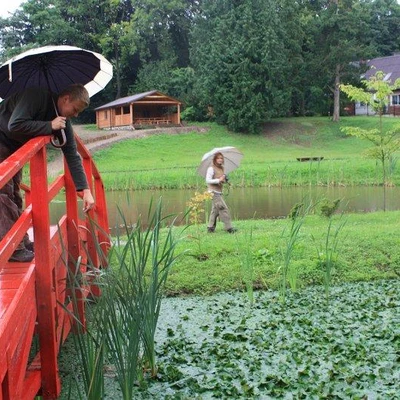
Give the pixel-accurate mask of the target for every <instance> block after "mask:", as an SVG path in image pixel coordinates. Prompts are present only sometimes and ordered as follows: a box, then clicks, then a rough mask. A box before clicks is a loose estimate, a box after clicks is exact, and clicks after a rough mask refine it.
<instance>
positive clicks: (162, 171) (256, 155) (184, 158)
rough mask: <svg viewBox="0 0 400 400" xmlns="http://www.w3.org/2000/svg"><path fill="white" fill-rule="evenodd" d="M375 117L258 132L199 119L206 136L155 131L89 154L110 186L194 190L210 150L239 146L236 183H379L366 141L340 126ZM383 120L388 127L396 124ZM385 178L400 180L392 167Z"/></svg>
mask: <svg viewBox="0 0 400 400" xmlns="http://www.w3.org/2000/svg"><path fill="white" fill-rule="evenodd" d="M377 124H378V119H377V118H376V117H343V118H342V120H341V122H340V123H333V122H331V121H330V120H329V119H328V118H322V117H321V118H290V119H279V120H274V121H273V122H269V123H267V124H265V126H264V130H263V134H261V135H243V134H239V133H234V132H229V131H227V130H226V128H224V127H222V126H219V125H217V124H214V123H209V124H203V125H204V126H208V127H209V128H210V129H209V130H208V131H207V132H206V133H198V132H192V133H185V134H175V135H169V134H157V135H154V136H150V137H146V138H141V139H134V140H128V141H124V142H120V143H116V144H114V145H112V146H111V147H110V148H108V149H105V150H102V151H99V152H97V153H95V155H94V158H95V161H96V163H97V165H98V168H99V170H100V171H101V173H102V177H103V179H104V182H105V186H106V188H107V189H108V190H124V189H151V188H198V187H203V186H204V182H203V179H202V178H201V177H199V176H198V175H197V173H196V168H197V166H198V164H199V163H200V160H201V157H202V155H203V154H204V153H206V152H207V151H209V150H210V149H211V148H213V147H222V146H236V147H238V148H239V149H240V150H241V151H242V152H243V153H244V158H243V161H242V164H241V166H240V168H239V169H238V170H237V171H235V172H234V173H232V174H231V178H232V180H233V181H234V183H235V185H236V186H288V185H306V184H313V185H378V184H381V170H380V166H379V165H377V163H376V161H375V160H371V159H365V158H364V157H363V154H362V153H363V151H364V150H365V149H367V148H368V147H370V144H369V143H368V142H366V141H362V140H360V139H357V138H354V137H350V136H346V135H345V134H344V133H342V132H341V131H340V127H342V126H359V127H362V128H365V129H369V128H376V127H377V126H378V125H377ZM398 124H399V121H398V119H395V118H386V119H384V126H385V129H390V128H392V127H393V126H395V125H398ZM297 157H324V160H323V161H322V162H320V163H317V162H314V163H300V162H298V161H297V160H296V158H297ZM390 179H391V180H392V182H393V183H394V184H399V183H400V174H399V173H398V172H397V171H394V172H393V174H392V175H391V177H390Z"/></svg>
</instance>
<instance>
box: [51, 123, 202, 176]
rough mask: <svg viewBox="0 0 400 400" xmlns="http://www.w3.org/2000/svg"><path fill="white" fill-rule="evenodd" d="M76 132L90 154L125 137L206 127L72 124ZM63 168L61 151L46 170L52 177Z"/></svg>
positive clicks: (138, 137) (185, 131)
mask: <svg viewBox="0 0 400 400" xmlns="http://www.w3.org/2000/svg"><path fill="white" fill-rule="evenodd" d="M74 130H75V132H76V134H77V135H78V136H79V137H80V138H81V139H82V140H83V142H84V143H85V146H86V148H87V149H88V150H89V151H90V153H91V154H93V153H94V152H96V151H97V150H101V149H104V148H106V147H108V146H110V145H111V144H113V143H116V142H120V141H122V140H127V139H140V138H143V137H147V136H150V135H158V134H161V133H168V134H171V135H178V134H181V133H188V132H199V133H202V132H206V131H207V128H204V127H197V126H182V127H173V128H153V129H136V130H135V129H129V130H124V129H113V130H90V131H89V130H86V129H84V125H74ZM62 169H63V157H62V153H61V151H60V153H59V154H58V155H57V157H56V158H55V159H54V160H52V161H51V162H49V163H48V166H47V171H48V174H49V176H50V177H54V176H56V175H58V174H59V173H60V171H62Z"/></svg>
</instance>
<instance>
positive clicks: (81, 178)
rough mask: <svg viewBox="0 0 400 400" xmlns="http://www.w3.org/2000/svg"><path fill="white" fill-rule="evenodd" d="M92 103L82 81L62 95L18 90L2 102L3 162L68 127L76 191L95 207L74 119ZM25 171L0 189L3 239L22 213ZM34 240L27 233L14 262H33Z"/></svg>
mask: <svg viewBox="0 0 400 400" xmlns="http://www.w3.org/2000/svg"><path fill="white" fill-rule="evenodd" d="M88 105H89V94H88V92H87V90H86V89H85V87H84V86H83V85H80V84H75V85H70V86H68V87H67V88H66V89H64V90H63V91H62V92H61V93H60V94H58V95H57V94H53V93H51V92H50V91H48V90H47V89H43V88H29V89H26V90H24V91H22V92H19V93H15V94H13V95H11V96H10V97H8V98H6V99H5V100H4V101H3V102H1V103H0V163H1V162H3V161H4V160H5V159H6V158H8V157H9V156H10V155H11V154H13V153H14V152H15V151H16V150H18V149H19V148H20V147H22V146H23V145H24V144H25V143H26V142H28V141H29V140H30V139H32V138H34V137H37V136H47V135H49V136H50V135H60V132H61V129H64V131H65V135H66V144H65V145H64V146H63V147H62V148H61V150H62V152H63V153H64V157H65V159H66V161H67V165H68V168H69V170H70V172H71V175H72V179H73V181H74V184H75V187H76V190H77V191H78V192H82V197H83V210H84V211H85V212H87V211H89V210H90V209H91V208H92V207H93V206H94V198H93V196H92V193H91V191H90V189H89V186H88V182H87V179H86V175H85V172H84V169H83V165H82V159H81V157H80V156H79V154H78V152H77V146H76V142H75V138H74V132H73V129H72V125H71V122H70V118H72V117H76V116H78V115H79V113H81V112H82V111H83V110H84V109H85V108H86V107H87V106H88ZM21 178H22V172H21V171H19V172H18V173H17V174H16V175H15V176H14V177H13V179H11V180H10V181H9V182H7V183H6V185H5V186H4V187H2V188H1V189H0V240H2V239H3V238H4V236H5V235H6V234H7V232H8V231H9V230H10V229H11V227H12V226H13V225H14V223H15V222H16V221H17V219H18V218H19V216H20V215H21V212H22V206H23V199H22V195H21V192H20V183H21ZM33 250H34V249H33V243H31V242H30V241H29V238H28V235H25V237H24V240H23V242H21V243H20V244H19V245H18V247H17V248H16V250H15V251H14V253H13V254H12V256H11V258H10V261H16V262H29V261H32V259H33V258H34V251H33Z"/></svg>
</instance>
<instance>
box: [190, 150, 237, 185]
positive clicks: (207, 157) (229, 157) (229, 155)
mask: <svg viewBox="0 0 400 400" xmlns="http://www.w3.org/2000/svg"><path fill="white" fill-rule="evenodd" d="M215 153H222V155H223V156H224V171H225V173H226V174H228V173H229V172H232V171H234V170H235V169H236V168H238V167H239V164H240V161H241V159H242V158H243V154H242V153H241V152H240V151H239V150H238V149H237V148H236V147H232V146H227V147H216V148H214V149H212V150H211V151H209V152H208V153H206V154H204V156H203V157H202V159H201V164H200V166H199V167H198V168H197V172H198V173H199V174H200V175H201V176H202V177H204V178H205V177H206V175H207V169H208V167H210V166H211V165H212V161H213V157H214V155H215Z"/></svg>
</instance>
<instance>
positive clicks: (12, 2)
mask: <svg viewBox="0 0 400 400" xmlns="http://www.w3.org/2000/svg"><path fill="white" fill-rule="evenodd" d="M22 3H24V1H23V0H2V1H1V4H0V17H3V18H8V17H9V16H10V14H9V13H8V12H14V11H15V10H16V9H17V8H18V7H19V6H20V5H21V4H22Z"/></svg>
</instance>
